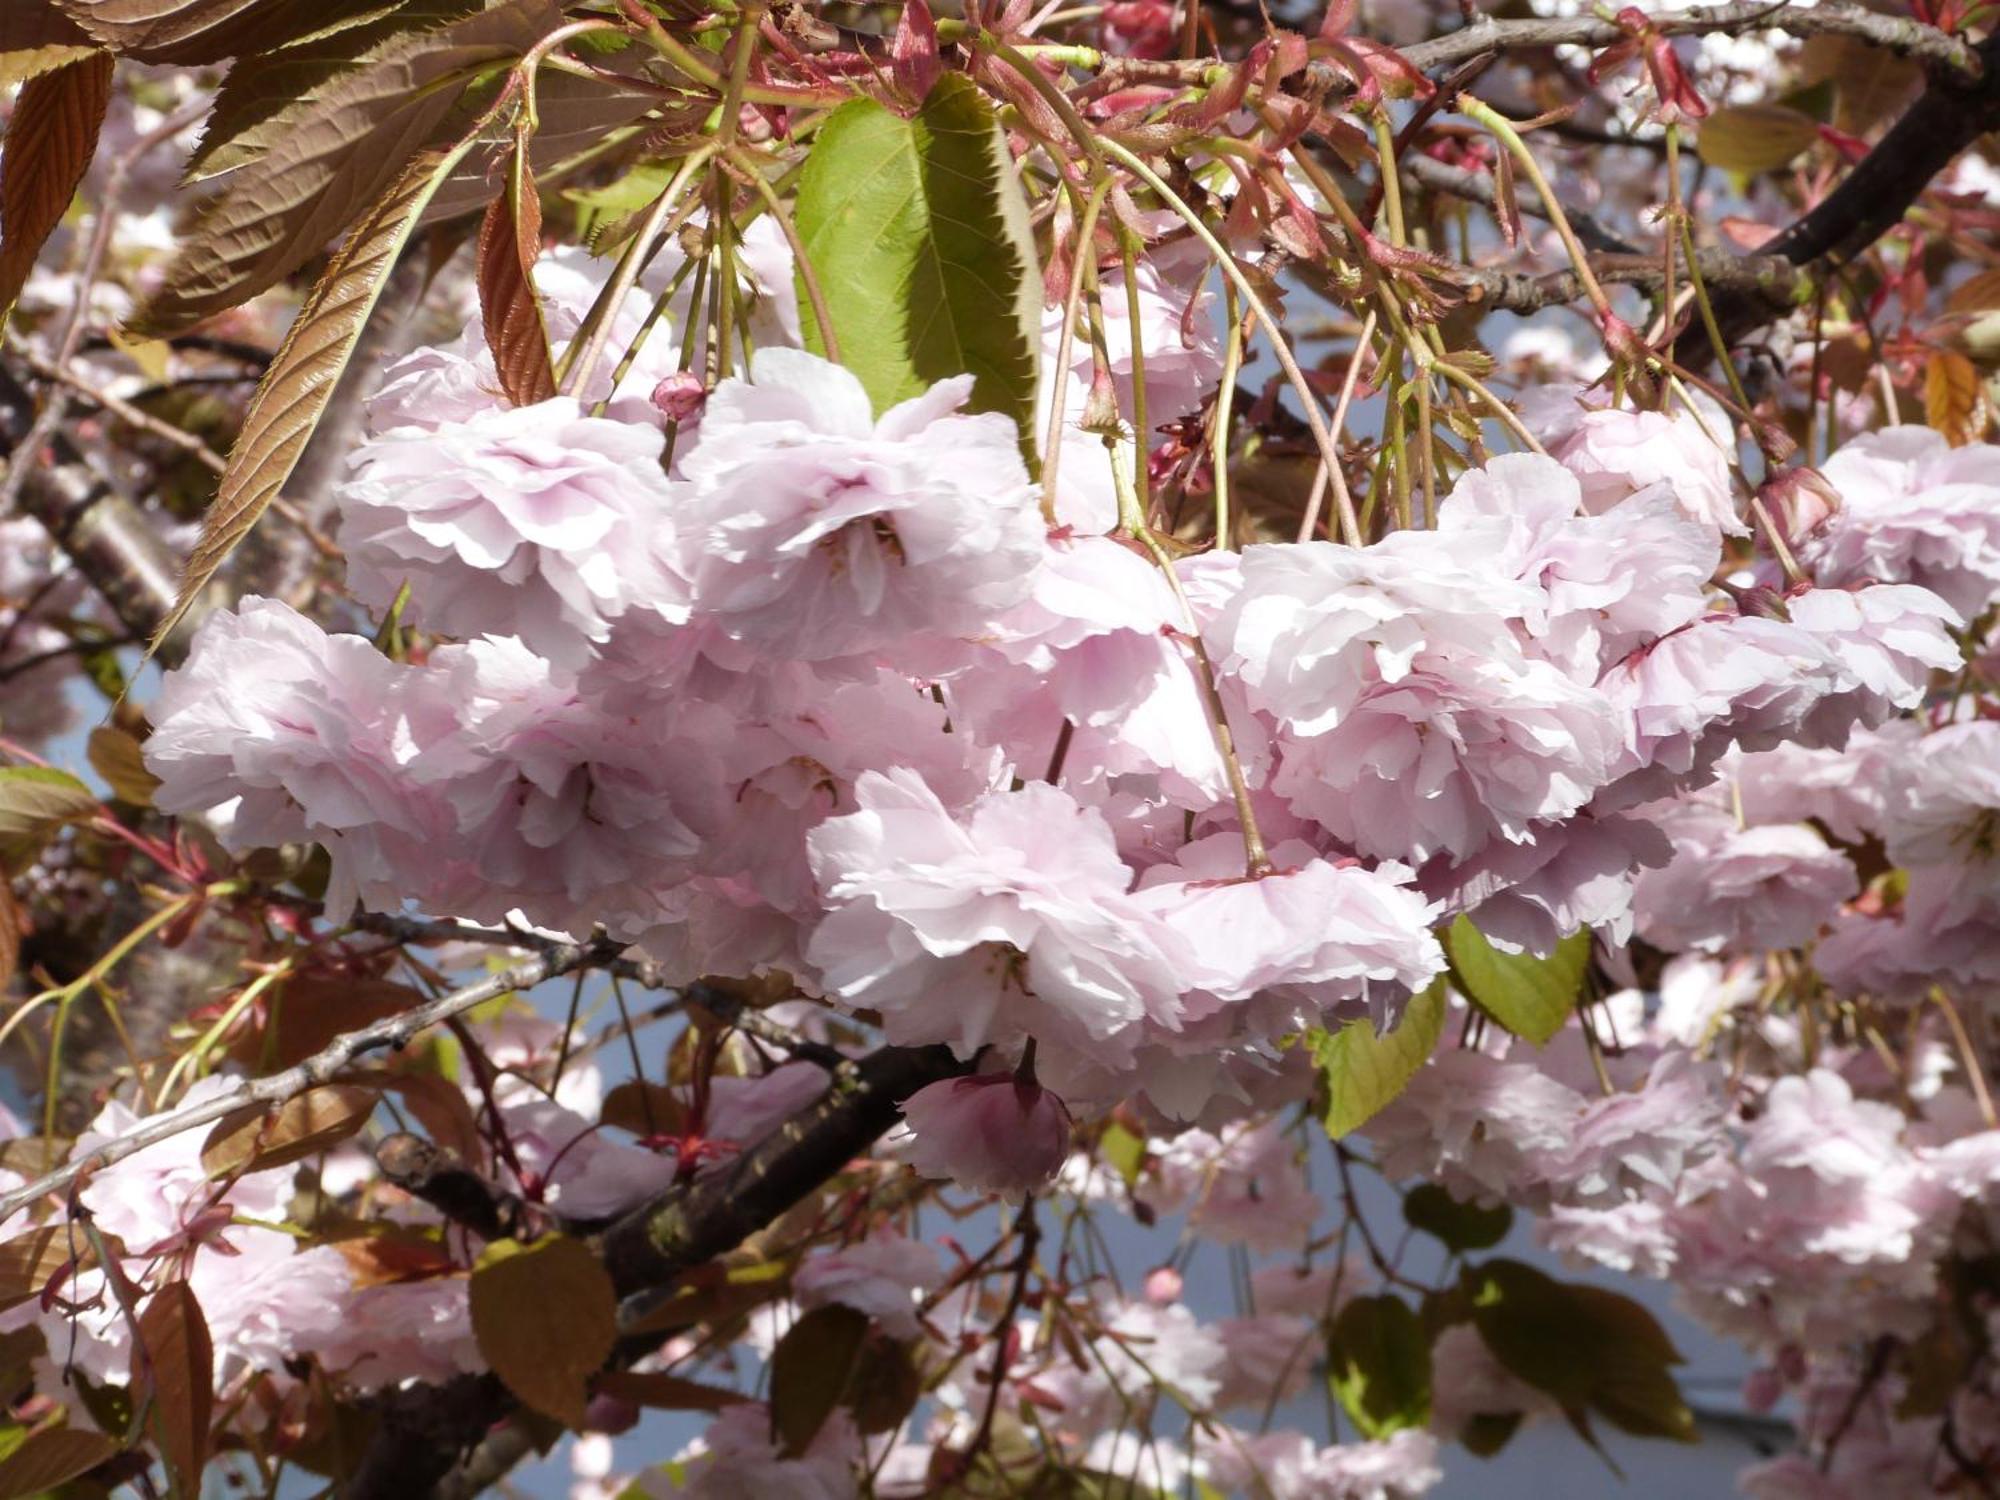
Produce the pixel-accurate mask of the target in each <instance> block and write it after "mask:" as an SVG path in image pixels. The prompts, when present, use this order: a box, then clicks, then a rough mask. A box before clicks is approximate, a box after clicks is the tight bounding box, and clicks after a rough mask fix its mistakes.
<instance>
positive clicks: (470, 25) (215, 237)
mask: <svg viewBox="0 0 2000 1500" xmlns="http://www.w3.org/2000/svg"><path fill="white" fill-rule="evenodd" d="M561 19H562V18H561V13H560V11H559V10H558V9H557V8H556V6H555V4H554V0H505V3H503V4H501V5H499V6H496V7H495V8H494V9H492V10H486V11H480V12H478V13H476V14H474V15H471V16H468V17H466V18H465V19H464V20H462V21H459V22H456V23H454V24H452V25H449V26H444V27H440V28H439V29H437V30H436V31H429V32H424V33H421V34H419V35H416V36H412V37H409V38H408V39H407V40H406V41H405V42H403V43H402V44H401V45H399V46H397V47H395V48H393V49H391V50H390V51H389V52H387V53H386V54H385V55H384V56H383V57H381V58H380V59H379V60H378V61H376V62H374V63H373V64H371V65H370V66H368V67H366V68H364V69H362V70H361V71H359V72H356V73H352V74H349V75H347V76H345V77H342V78H339V79H336V80H335V81H334V82H333V83H331V84H330V85H328V86H327V87H326V88H325V89H324V90H322V91H321V93H320V95H319V96H318V98H317V99H316V100H315V101H314V103H313V105H312V107H311V109H310V110H307V111H304V112H302V113H301V114H300V115H299V116H298V117H297V118H296V119H292V120H289V121H287V126H286V129H285V131H284V133H283V135H282V136H281V137H280V138H279V139H278V140H277V141H276V143H275V144H274V145H273V146H272V147H271V149H270V150H269V151H268V152H267V153H266V154H265V155H263V156H261V157H259V158H258V159H257V160H256V161H254V162H252V163H251V164H249V165H248V166H246V167H244V168H243V169H242V170H241V171H239V172H236V173H235V174H233V175H232V176H231V177H230V178H229V179H228V181H227V183H226V185H225V186H224V188H223V191H222V194H221V196H220V197H218V198H217V199H216V200H215V202H214V203H213V204H212V205H211V206H210V207H209V208H208V209H207V210H206V211H205V212H204V213H203V214H202V215H201V217H200V218H199V219H198V220H197V221H196V223H195V225H194V227H193V229H192V230H191V231H190V233H189V235H188V238H187V239H186V241H185V242H184V243H183V244H182V246H181V250H180V253H179V254H178V255H176V256H175V257H174V260H173V263H172V264H171V265H170V266H169V267H168V268H167V270H166V273H165V276H164V280H163V283H162V285H161V287H160V289H159V291H158V292H157V293H155V295H154V296H153V297H152V298H151V299H150V300H149V301H148V302H147V303H146V305H145V306H144V307H142V308H141V309H140V310H139V311H138V312H137V313H136V314H135V315H134V316H133V319H132V330H133V331H134V332H136V333H138V334H140V335H142V336H145V337H162V336H165V335H167V334H172V333H180V332H183V331H185V330H186V329H188V328H190V327H192V326H193V325H194V324H196V323H199V322H200V321H201V320H202V319H204V318H207V317H211V316H213V315H214V314H216V313H219V312H223V311H225V310H226V309H228V308H231V307H234V306H236V305H237V304H238V303H240V302H242V301H244V300H245V299H246V298H249V297H252V296H255V295H256V294H257V293H258V292H261V291H264V290H265V289H267V288H269V287H272V286H275V285H276V284H277V283H278V282H279V281H280V280H282V279H283V278H284V277H285V276H287V275H289V274H290V273H291V272H293V271H295V270H297V269H298V268H299V267H300V266H302V265H304V264H305V262H306V261H307V260H309V259H311V258H312V257H313V256H314V255H316V254H318V253H319V251H320V249H321V248H322V247H323V246H325V244H326V243H327V242H328V241H329V240H331V239H332V238H334V236H335V235H337V234H338V233H339V232H340V231H341V229H342V228H343V227H345V226H346V225H347V224H348V223H349V222H350V221H352V220H353V219H354V217H355V215H356V214H358V213H362V212H363V210H364V209H366V210H367V213H366V214H365V215H364V217H363V220H362V225H361V226H357V228H356V230H355V234H356V235H358V234H360V233H361V228H362V227H366V226H367V225H369V223H370V221H371V220H373V221H379V216H380V211H381V207H382V204H383V203H386V202H392V201H394V200H396V199H397V198H399V197H401V196H402V195H403V193H404V192H405V191H407V187H408V184H409V182H410V178H411V174H412V172H415V171H421V170H422V169H423V166H424V163H425V162H426V161H427V160H429V150H430V142H431V139H432V137H433V136H434V135H435V134H436V132H437V131H438V128H439V127H440V126H441V125H443V124H444V123H445V122H446V120H447V119H448V118H449V117H450V115H451V113H452V111H453V109H454V108H455V107H456V105H457V103H458V98H459V95H460V93H461V89H460V87H459V85H460V84H463V83H465V82H467V81H469V80H470V79H471V78H472V77H473V76H474V75H475V74H477V73H478V72H479V71H481V70H482V69H485V68H489V67H491V66H492V65H493V64H495V63H499V62H504V61H506V60H508V59H510V58H516V57H519V56H520V55H521V54H522V53H524V52H525V51H526V50H527V49H528V48H529V47H532V46H533V45H534V44H535V43H536V42H537V41H539V40H540V39H541V38H542V37H544V36H546V35H547V34H548V33H549V32H550V31H551V30H553V29H554V27H555V26H557V25H559V24H560V23H561ZM463 149H464V148H463V147H461V148H460V151H461V152H462V150H463ZM413 157H414V158H416V160H414V161H413V160H412V158H413ZM453 160H454V161H455V160H456V153H455V154H454V158H453ZM434 165H435V170H437V171H438V172H439V173H442V172H443V171H444V170H448V168H449V166H450V165H451V163H436V164H434ZM432 191H435V185H434V184H433V185H431V186H430V187H429V188H427V190H426V191H425V193H424V199H425V201H426V202H427V201H428V200H429V195H430V192H432ZM370 204H373V205H375V206H374V207H373V208H372V209H371V208H369V205H370ZM422 209H423V205H422V204H418V205H416V207H415V212H416V213H421V212H422ZM352 242H353V236H350V243H352ZM363 248H364V249H365V248H366V247H365V246H364V247H363ZM341 255H342V257H343V258H345V259H348V260H350V261H351V260H352V259H353V258H354V257H353V256H352V255H351V254H350V253H349V251H348V250H347V249H346V248H345V247H343V249H342V251H341ZM363 258H364V259H365V258H366V257H365V256H364V257H363ZM302 316H303V315H302Z"/></svg>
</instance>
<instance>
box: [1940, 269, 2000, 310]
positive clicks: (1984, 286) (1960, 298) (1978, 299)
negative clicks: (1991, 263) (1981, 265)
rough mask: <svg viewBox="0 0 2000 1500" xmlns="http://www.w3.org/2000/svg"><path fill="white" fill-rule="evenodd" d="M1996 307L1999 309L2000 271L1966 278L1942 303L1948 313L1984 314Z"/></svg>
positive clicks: (1981, 273)
mask: <svg viewBox="0 0 2000 1500" xmlns="http://www.w3.org/2000/svg"><path fill="white" fill-rule="evenodd" d="M1996 307H2000V270H1995V271H1981V272H1980V273H1979V274H1978V275H1977V276H1968V277H1967V278H1966V279H1965V280H1964V281H1961V282H1960V283H1959V284H1958V285H1957V286H1955V287H1953V288H1952V289H1951V295H1950V296H1948V297H1946V298H1945V301H1944V310H1945V311H1946V312H1948V313H1970V312H1986V311H1989V310H1990V309H1992V308H1996Z"/></svg>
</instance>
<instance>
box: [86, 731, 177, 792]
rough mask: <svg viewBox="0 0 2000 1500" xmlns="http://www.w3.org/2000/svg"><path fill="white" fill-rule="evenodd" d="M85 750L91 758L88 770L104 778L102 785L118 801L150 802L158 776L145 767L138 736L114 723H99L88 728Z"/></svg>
mask: <svg viewBox="0 0 2000 1500" xmlns="http://www.w3.org/2000/svg"><path fill="white" fill-rule="evenodd" d="M85 753H86V754H88V755H89V757H90V765H91V769H92V770H94V771H96V772H97V774H98V775H99V776H102V777H103V778H104V781H105V785H107V786H109V787H110V788H111V793H112V795H113V796H115V797H116V798H117V799H118V800H119V801H120V802H129V803H130V804H131V805H132V806H134V807H151V806H152V805H153V793H154V792H156V791H158V790H159V787H160V778H159V777H157V776H155V775H154V774H153V773H152V772H151V771H149V770H147V769H146V752H145V751H144V749H142V748H141V747H140V744H139V741H138V740H137V739H135V738H134V737H133V736H131V735H130V734H127V733H126V732H125V731H124V730H122V729H120V728H119V727H118V726H117V725H115V724H100V725H98V726H97V727H96V728H95V729H93V730H91V731H90V743H89V747H88V749H87V750H86V752H85Z"/></svg>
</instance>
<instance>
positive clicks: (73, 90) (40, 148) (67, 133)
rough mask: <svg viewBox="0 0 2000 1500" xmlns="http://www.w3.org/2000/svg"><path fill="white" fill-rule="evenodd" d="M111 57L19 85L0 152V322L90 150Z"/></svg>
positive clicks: (101, 55) (106, 93)
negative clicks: (18, 92)
mask: <svg viewBox="0 0 2000 1500" xmlns="http://www.w3.org/2000/svg"><path fill="white" fill-rule="evenodd" d="M111 69H112V62H111V55H110V54H109V53H106V52H94V53H91V54H90V55H88V56H86V57H83V58H80V59H79V60H77V61H76V62H73V63H70V64H68V65H67V66H65V67H60V68H57V69H55V70H54V71H53V72H48V73H44V74H42V75H41V76H40V77H38V78H31V79H29V80H28V81H27V82H26V83H24V84H22V85H21V95H20V98H18V99H17V100H16V101H15V103H14V113H13V114H12V115H11V116H10V117H9V118H8V121H7V137H6V141H5V144H4V146H0V316H4V315H5V314H6V312H7V311H8V309H10V308H12V307H13V305H14V299H15V298H16V297H19V296H20V295H21V288H22V286H23V285H25V284H26V282H27V280H28V273H29V272H30V271H31V270H33V269H34V266H35V257H36V256H37V255H40V254H41V252H42V242H43V241H45V240H46V239H48V237H49V232H50V231H51V230H53V229H54V228H55V227H56V225H57V224H59V223H61V222H62V216H63V214H64V213H65V212H66V211H67V210H68V208H69V202H70V199H72V198H74V197H75V196H76V187H77V184H78V183H80V182H82V181H83V174H84V170H85V169H86V168H87V167H89V165H90V158H91V156H92V154H93V153H94V152H95V151H96V150H97V132H98V130H99V128H100V127H102V125H103V124H104V111H105V108H106V106H107V105H109V104H110V102H111Z"/></svg>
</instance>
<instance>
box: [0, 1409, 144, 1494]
mask: <svg viewBox="0 0 2000 1500" xmlns="http://www.w3.org/2000/svg"><path fill="white" fill-rule="evenodd" d="M117 1451H118V1441H117V1439H115V1438H109V1437H106V1436H105V1435H104V1434H103V1433H101V1432H85V1431H83V1430H82V1429H81V1428H77V1427H48V1428H44V1429H43V1430H42V1431H40V1432H38V1433H36V1434H35V1435H34V1436H33V1437H31V1438H29V1439H28V1440H27V1441H26V1442H25V1443H23V1444H21V1446H20V1447H18V1448H16V1449H15V1450H14V1451H13V1452H12V1453H10V1454H8V1455H7V1457H6V1459H5V1460H4V1461H0V1500H17V1497H22V1496H27V1495H40V1494H44V1493H46V1492H47V1491H49V1490H52V1489H55V1488H56V1487H57V1486H58V1485H63V1484H67V1483H69V1481H70V1480H72V1479H75V1478H76V1477H77V1476H78V1475H80V1474H88V1473H89V1472H90V1471H91V1470H92V1469H94V1468H96V1467H97V1466H98V1465H99V1464H101V1463H103V1462H104V1461H105V1460H106V1459H108V1458H110V1457H111V1456H112V1455H113V1454H115V1453H116V1452H117Z"/></svg>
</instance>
